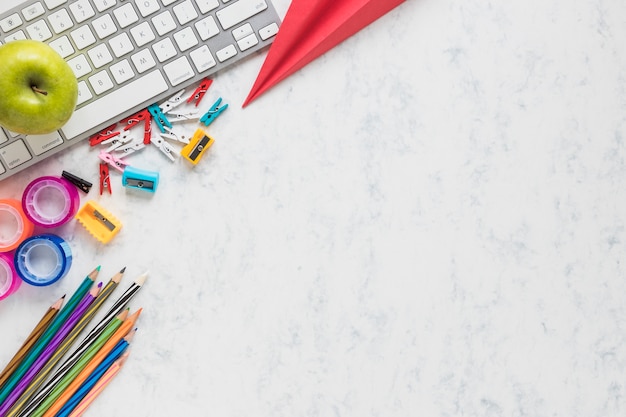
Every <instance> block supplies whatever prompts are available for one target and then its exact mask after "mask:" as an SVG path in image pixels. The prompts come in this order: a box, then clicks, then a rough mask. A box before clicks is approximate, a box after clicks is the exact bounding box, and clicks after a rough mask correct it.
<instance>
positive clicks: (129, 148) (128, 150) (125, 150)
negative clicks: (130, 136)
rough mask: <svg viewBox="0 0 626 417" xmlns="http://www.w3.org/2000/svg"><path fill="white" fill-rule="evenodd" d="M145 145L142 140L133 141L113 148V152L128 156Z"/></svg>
mask: <svg viewBox="0 0 626 417" xmlns="http://www.w3.org/2000/svg"><path fill="white" fill-rule="evenodd" d="M145 147H146V145H145V144H144V143H143V142H138V141H133V142H129V143H127V144H124V145H122V146H120V147H117V148H115V151H114V152H117V153H119V154H122V155H124V156H128V155H130V154H132V153H134V152H137V151H140V150H142V149H143V148H145Z"/></svg>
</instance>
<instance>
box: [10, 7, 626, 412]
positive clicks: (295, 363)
mask: <svg viewBox="0 0 626 417" xmlns="http://www.w3.org/2000/svg"><path fill="white" fill-rule="evenodd" d="M275 3H276V6H277V8H278V10H279V13H280V14H281V16H284V13H285V12H286V10H287V8H288V5H289V1H288V0H275ZM624 39H626V3H624V2H623V1H621V0H593V1H588V0H584V1H583V0H571V1H565V0H552V1H544V0H527V1H520V0H513V1H507V2H505V1H500V2H490V1H485V0H469V1H452V0H439V1H434V0H410V1H407V2H406V3H405V4H403V5H401V6H400V7H399V8H397V9H396V10H394V11H392V12H391V13H390V14H388V15H386V16H385V17H384V18H382V19H381V20H379V21H377V22H375V23H374V24H373V25H371V26H369V27H367V28H366V29H365V30H363V31H362V32H360V33H359V34H357V35H356V36H354V37H352V38H350V39H349V40H348V41H346V42H344V43H343V44H341V45H340V46H339V47H337V48H335V49H333V50H332V51H330V52H329V53H328V54H326V55H324V56H323V57H322V58H320V59H319V60H317V61H315V62H313V63H312V64H310V65H308V66H307V67H305V68H304V69H303V70H301V71H300V72H298V73H296V74H294V75H293V76H291V77H290V78H288V79H287V80H286V81H284V82H283V83H281V84H279V85H278V86H276V87H275V88H274V89H272V90H270V92H268V93H267V94H266V95H264V96H262V97H261V98H260V99H259V100H257V101H255V102H253V103H252V104H251V105H250V106H249V107H247V108H245V109H241V106H240V105H241V103H242V102H243V100H244V99H245V97H246V95H247V93H248V91H249V89H250V87H251V85H252V83H253V81H254V78H255V77H256V74H257V72H258V70H259V68H260V66H261V64H262V61H263V57H264V56H265V55H264V54H260V55H257V56H255V57H253V58H252V59H250V60H248V61H246V62H245V63H244V64H242V65H240V66H238V67H237V69H235V70H232V71H230V72H228V73H224V74H221V75H219V76H218V77H216V78H215V80H214V83H213V86H212V87H211V89H210V90H209V93H208V94H209V98H208V100H214V99H216V98H217V97H219V96H221V97H223V99H224V101H225V102H227V103H229V104H230V108H229V109H228V110H227V111H226V112H225V113H223V115H222V116H220V118H219V119H218V120H217V121H216V122H215V123H214V124H213V125H211V126H210V128H209V131H210V132H211V133H212V134H213V135H214V137H215V139H216V143H215V145H214V146H213V147H212V148H211V149H210V151H209V152H208V154H207V155H205V157H204V158H203V160H202V161H201V162H200V163H199V164H198V165H197V166H196V167H195V168H193V169H190V167H189V165H188V164H186V163H184V161H177V162H176V163H170V162H169V161H168V160H167V159H165V157H163V156H162V155H161V154H159V153H158V152H157V151H156V150H155V149H148V150H145V151H144V152H143V153H141V154H140V155H135V156H133V157H132V158H133V161H136V164H137V166H138V167H141V168H144V169H155V170H159V172H160V174H161V183H160V185H159V189H158V191H157V192H156V193H155V194H154V195H153V196H148V195H147V194H145V193H137V192H134V193H133V192H129V191H128V190H125V189H124V188H122V186H121V184H120V182H119V181H120V180H119V178H120V177H119V176H114V178H113V194H112V195H106V194H105V195H103V196H100V195H98V190H97V185H95V186H94V187H95V188H94V189H92V191H91V193H90V194H89V196H88V197H82V198H83V200H86V199H87V198H93V199H95V200H96V201H98V202H100V203H101V204H102V205H104V206H105V207H107V208H108V209H109V210H110V211H111V212H112V213H114V214H115V215H117V217H118V218H119V219H120V220H121V221H122V223H123V225H124V227H123V229H122V231H121V232H120V234H119V235H118V236H117V237H115V239H114V240H113V241H112V242H111V243H110V244H108V245H102V244H98V243H97V242H96V241H95V240H94V239H93V238H91V237H90V236H89V235H88V234H87V233H86V232H85V230H84V229H83V228H82V226H80V225H79V224H77V223H75V222H72V223H70V224H68V225H66V226H63V227H62V228H60V229H59V230H58V231H57V232H58V233H59V234H60V235H61V236H63V237H65V238H66V239H67V240H68V241H69V242H70V245H71V248H72V250H73V252H74V264H73V266H72V270H71V272H70V274H69V275H68V276H67V277H66V278H65V279H64V280H63V281H61V282H60V283H58V284H56V285H53V286H51V287H47V288H35V287H29V286H27V285H24V286H22V288H21V289H20V291H19V292H18V293H16V294H15V295H13V296H12V297H11V298H9V299H7V300H5V301H3V302H1V303H0V331H2V343H1V344H0V361H1V362H6V361H8V360H9V358H10V357H11V356H12V354H13V353H14V352H15V351H16V350H17V348H18V347H19V345H20V344H21V342H22V340H23V338H24V337H25V336H26V334H27V333H28V332H29V331H30V328H32V326H33V325H34V323H35V322H36V320H38V319H39V317H40V316H41V314H42V313H43V311H44V310H45V309H46V308H47V307H48V305H49V304H50V303H51V302H52V301H54V300H55V299H56V298H57V297H59V296H60V295H61V294H63V293H66V292H67V293H69V292H71V291H73V290H74V289H75V288H76V286H77V285H78V283H79V282H80V281H81V280H82V278H83V276H84V275H85V274H86V273H88V272H89V271H90V270H91V269H92V268H93V267H94V266H95V265H97V264H100V265H102V273H101V276H100V278H102V280H106V279H108V278H109V277H110V276H111V275H113V274H114V273H115V272H116V271H117V270H118V269H119V268H121V267H122V266H127V273H126V275H125V278H124V281H123V282H122V284H121V287H120V288H122V287H126V286H127V285H130V283H131V282H132V280H133V279H134V278H135V277H137V276H138V275H139V274H141V273H142V272H144V271H149V278H148V281H147V282H146V285H145V287H144V288H143V289H142V290H141V292H140V293H139V295H138V296H137V298H135V299H134V300H133V302H132V303H131V308H132V309H136V308H138V307H143V309H144V310H143V314H142V315H141V317H140V319H139V322H138V333H137V335H136V337H135V339H134V340H133V344H132V352H131V356H130V359H129V361H128V362H127V365H126V367H125V368H124V370H123V371H122V373H121V374H120V375H119V376H118V378H117V379H116V380H115V381H114V383H113V384H112V385H111V386H109V388H107V390H106V391H105V392H104V393H103V395H102V397H101V398H99V400H98V402H97V403H95V404H94V405H93V407H92V408H91V409H90V412H89V414H88V415H91V416H102V417H104V416H110V415H117V416H133V417H141V416H151V417H154V416H229V417H243V416H255V417H264V416H267V417H270V416H271V417H283V416H284V417H296V416H302V417H304V416H307V417H327V416H328V417H330V416H333V417H338V416H350V417H365V416H385V417H391V416H393V417H404V416H490V417H492V416H533V417H543V416H545V417H548V416H551V417H554V416H567V417H574V416H581V417H582V416H584V417H591V416H602V417H607V416H623V415H624V414H625V413H626V399H625V398H626V385H625V384H626V380H625V379H624V375H625V374H626V346H625V342H626V333H625V332H626V302H625V301H624V300H625V297H626V295H625V294H626V281H625V277H624V262H623V257H624V250H625V242H626V235H625V233H626V231H625V227H626V225H625V216H626V214H625V213H626V200H625V198H624V193H625V190H626V165H625V162H624V160H625V158H626V148H625V146H626V145H625V142H624V141H625V139H624V137H625V135H626V116H625V115H626V81H625V80H626V47H625V46H624V45H625V44H624ZM62 169H67V170H70V171H73V172H74V173H76V174H80V175H83V176H85V177H87V178H91V179H92V180H93V182H94V183H97V174H96V172H97V158H96V156H95V152H92V151H91V150H90V149H89V148H88V146H87V145H86V144H85V145H84V146H81V145H79V146H77V147H75V148H73V149H72V150H71V151H68V152H64V153H63V154H61V155H59V156H58V157H55V158H53V159H52V160H50V161H48V162H45V163H44V164H42V165H40V166H39V167H38V169H37V170H33V171H30V172H28V173H22V174H18V175H16V176H14V177H12V178H10V179H8V180H6V181H3V182H2V183H1V184H0V193H1V194H2V196H3V197H7V196H12V197H16V198H19V197H20V196H21V191H22V189H23V188H24V187H25V186H26V185H27V184H28V182H30V181H31V180H32V179H34V178H36V177H37V176H40V175H44V174H59V173H60V171H61V170H62ZM121 291H122V290H121V289H118V292H117V293H116V294H117V295H119V294H121Z"/></svg>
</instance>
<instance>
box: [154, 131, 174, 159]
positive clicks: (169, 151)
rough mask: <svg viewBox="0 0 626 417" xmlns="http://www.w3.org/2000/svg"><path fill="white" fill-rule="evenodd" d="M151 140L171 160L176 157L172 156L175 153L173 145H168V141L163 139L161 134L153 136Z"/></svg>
mask: <svg viewBox="0 0 626 417" xmlns="http://www.w3.org/2000/svg"><path fill="white" fill-rule="evenodd" d="M151 140H152V143H153V144H154V145H155V146H156V147H157V148H158V149H159V150H160V151H161V152H163V154H164V155H165V156H167V157H168V158H169V159H170V160H171V161H172V162H174V161H175V160H176V157H175V156H174V155H175V150H174V147H173V146H172V145H170V144H169V143H168V142H166V141H165V139H163V136H162V135H161V136H159V137H153V138H152V139H151Z"/></svg>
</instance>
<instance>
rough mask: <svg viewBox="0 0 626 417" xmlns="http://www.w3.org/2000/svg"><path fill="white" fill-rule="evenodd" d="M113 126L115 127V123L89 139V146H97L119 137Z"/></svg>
mask: <svg viewBox="0 0 626 417" xmlns="http://www.w3.org/2000/svg"><path fill="white" fill-rule="evenodd" d="M115 126H117V123H113V124H112V125H111V126H109V127H107V128H106V129H103V130H102V131H100V132H99V133H96V134H95V135H93V136H92V137H90V138H89V146H96V145H99V144H101V143H102V142H104V141H105V140H107V139H111V138H112V137H115V136H117V135H119V134H120V132H119V131H116V130H115Z"/></svg>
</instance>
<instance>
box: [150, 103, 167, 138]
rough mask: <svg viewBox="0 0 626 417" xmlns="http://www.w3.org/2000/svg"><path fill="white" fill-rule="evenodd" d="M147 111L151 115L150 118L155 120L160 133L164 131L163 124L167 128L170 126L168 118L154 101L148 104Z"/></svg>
mask: <svg viewBox="0 0 626 417" xmlns="http://www.w3.org/2000/svg"><path fill="white" fill-rule="evenodd" d="M148 111H149V112H150V114H151V115H152V118H153V119H154V121H155V122H156V124H157V126H158V127H159V130H160V131H161V133H165V126H167V127H169V128H171V127H172V124H171V123H170V121H169V120H167V117H166V116H165V114H164V113H163V111H162V110H161V108H160V107H159V105H158V104H156V103H154V104H151V105H150V106H148Z"/></svg>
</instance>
